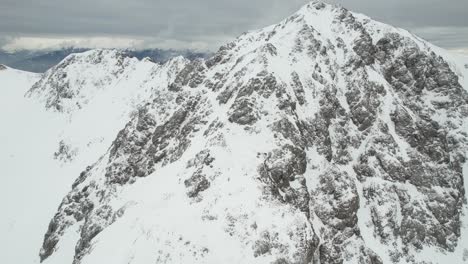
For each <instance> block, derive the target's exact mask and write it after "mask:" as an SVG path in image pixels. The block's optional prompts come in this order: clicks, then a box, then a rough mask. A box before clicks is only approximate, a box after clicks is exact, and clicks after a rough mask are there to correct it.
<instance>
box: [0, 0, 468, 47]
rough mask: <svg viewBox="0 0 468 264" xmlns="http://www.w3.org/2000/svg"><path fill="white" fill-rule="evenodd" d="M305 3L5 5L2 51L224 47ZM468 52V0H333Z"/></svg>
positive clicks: (0, 18)
mask: <svg viewBox="0 0 468 264" xmlns="http://www.w3.org/2000/svg"><path fill="white" fill-rule="evenodd" d="M307 2H308V1H304V0H198V1H196V0H79V1H78V0H40V1H37V0H0V47H3V48H7V49H18V48H27V49H40V48H48V47H57V46H73V45H75V46H81V47H83V46H84V47H117V48H126V47H134V48H144V47H161V48H170V47H172V48H177V49H180V48H190V49H201V50H216V49H217V47H218V46H219V45H221V44H223V43H224V42H226V41H229V40H230V39H232V38H234V37H236V36H237V35H239V34H241V33H242V32H245V31H248V30H252V29H256V28H259V27H263V26H266V25H269V24H273V23H277V22H278V21H280V20H282V19H283V18H285V17H287V16H288V15H290V14H292V13H294V12H295V11H296V10H298V9H299V8H300V7H301V6H302V5H304V4H306V3H307ZM326 2H332V3H339V4H342V5H344V6H345V7H347V8H348V9H351V10H353V11H356V12H360V13H364V14H366V15H368V16H370V17H372V18H374V19H376V20H379V21H383V22H386V23H389V24H392V25H395V26H399V27H403V28H406V29H409V30H411V31H413V32H415V33H416V34H418V35H420V36H422V37H423V38H425V39H427V40H429V41H431V42H433V43H435V44H437V45H439V46H442V47H445V48H447V49H453V50H455V49H457V50H463V49H465V50H467V51H468V18H467V13H468V0H409V1H408V0H328V1H326Z"/></svg>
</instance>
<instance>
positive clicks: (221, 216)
mask: <svg viewBox="0 0 468 264" xmlns="http://www.w3.org/2000/svg"><path fill="white" fill-rule="evenodd" d="M180 60H181V59H180V58H179V59H175V60H173V61H171V62H168V63H167V64H164V65H162V66H159V65H158V66H154V67H158V69H159V70H157V71H153V72H154V74H151V75H149V76H152V77H151V78H143V79H144V80H147V81H143V82H142V83H143V84H144V85H143V84H142V85H143V86H142V87H147V88H144V89H143V90H144V91H150V92H148V93H143V94H144V95H145V96H148V98H149V99H147V100H143V101H144V102H145V103H144V104H139V107H138V109H137V111H135V112H134V114H133V115H132V118H131V120H130V121H129V122H128V123H127V124H126V125H125V127H123V126H122V127H123V129H121V130H120V132H119V133H118V135H117V137H116V138H115V140H114V141H113V142H112V144H110V147H109V148H108V151H107V152H106V153H105V154H104V155H103V156H102V157H100V158H99V159H98V160H97V161H96V162H95V163H94V164H93V165H92V166H89V167H88V168H86V170H84V171H83V172H82V173H81V174H80V175H79V177H78V178H77V180H76V181H75V183H74V184H73V186H72V190H71V191H70V193H69V194H68V195H67V196H66V197H65V198H64V199H63V201H62V203H61V205H60V207H59V209H58V211H57V213H56V214H55V216H54V217H53V219H52V220H51V222H50V225H49V228H48V230H47V232H46V234H45V238H44V243H43V246H42V249H41V251H40V256H41V261H43V262H45V263H48V264H52V263H70V262H73V263H74V264H78V263H82V264H87V263H103V262H108V263H119V262H125V263H132V264H134V263H151V262H157V263H194V262H196V263H276V264H279V263H327V264H328V263H337V264H338V263H372V264H376V263H446V262H451V263H461V262H463V261H465V260H466V252H467V251H468V249H466V248H465V247H466V245H467V244H468V234H467V231H468V230H466V228H465V227H464V225H465V226H466V223H468V217H467V215H468V213H467V212H466V210H467V209H468V208H467V204H466V197H465V189H466V188H467V186H466V181H464V177H465V176H466V170H467V167H466V165H465V161H466V154H467V150H468V127H467V124H468V120H467V117H468V92H467V88H468V87H466V84H467V83H466V78H467V76H466V69H464V68H463V66H462V65H463V64H461V63H460V61H458V60H454V59H452V58H451V57H450V56H449V55H447V54H446V53H445V52H444V51H442V50H440V49H438V48H435V47H433V46H431V45H430V44H428V43H426V42H424V41H422V40H420V39H419V38H417V37H414V36H412V35H411V34H410V33H408V32H407V31H404V30H401V29H396V28H393V27H390V26H388V25H384V24H381V23H378V22H375V21H372V20H370V19H369V18H367V17H365V16H362V15H357V14H354V13H352V12H349V11H348V10H346V9H343V8H340V7H336V6H332V5H326V4H323V3H321V2H312V3H310V4H308V5H306V6H305V7H303V8H302V9H301V10H300V11H298V12H297V13H296V14H294V15H292V16H291V17H289V18H287V19H286V20H284V21H282V22H281V23H279V24H277V25H272V26H269V27H267V28H264V29H261V30H258V31H253V32H250V33H246V34H244V35H242V36H240V37H239V38H238V39H236V40H235V41H233V42H231V43H229V44H227V45H225V46H223V47H221V48H220V49H219V51H218V52H217V53H216V54H215V55H214V56H213V57H212V58H210V59H209V60H207V61H204V60H195V61H191V62H186V61H185V62H181V61H180ZM124 61H125V60H124ZM140 63H142V62H140ZM111 64H112V63H111ZM171 65H172V66H171ZM174 65H175V66H174ZM125 68H128V67H125ZM161 69H166V70H161ZM135 72H141V71H135ZM150 72H151V71H150ZM132 76H138V75H132ZM143 76H148V74H143ZM168 76H170V77H168ZM91 78H92V77H91ZM135 78H136V77H135ZM136 80H137V79H135V81H136ZM153 85H156V86H157V87H156V88H155V87H153V88H155V89H151V88H148V87H152V86H153ZM45 87H49V86H45ZM36 89H37V88H36ZM52 90H54V89H52ZM60 98H62V97H60ZM59 105H60V104H59ZM63 105H66V104H63ZM95 110H96V111H93V112H98V111H97V110H98V108H95Z"/></svg>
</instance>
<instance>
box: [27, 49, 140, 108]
mask: <svg viewBox="0 0 468 264" xmlns="http://www.w3.org/2000/svg"><path fill="white" fill-rule="evenodd" d="M138 64H139V61H138V59H136V58H130V57H128V56H126V55H125V54H124V53H122V52H119V51H116V50H91V51H87V52H83V53H77V54H71V55H69V56H68V57H66V58H65V59H64V60H63V61H62V62H60V63H59V64H58V65H57V66H55V67H53V68H52V69H50V70H48V71H47V72H46V73H45V74H44V76H43V77H42V78H41V80H40V81H38V82H37V83H36V84H35V85H34V86H33V87H32V88H31V90H30V91H29V92H28V94H27V96H29V97H38V98H39V99H40V100H42V101H44V102H45V106H46V108H49V109H53V110H55V111H59V112H66V113H72V112H74V111H76V110H79V109H81V108H82V107H83V106H85V105H86V104H87V103H88V102H89V100H91V99H92V98H93V97H94V96H95V95H96V94H98V93H99V92H101V91H102V90H105V89H112V88H113V87H114V86H115V85H117V83H118V82H119V80H120V79H121V78H122V76H125V75H126V74H129V72H131V71H133V70H135V68H136V67H137V65H138Z"/></svg>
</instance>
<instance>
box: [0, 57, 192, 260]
mask: <svg viewBox="0 0 468 264" xmlns="http://www.w3.org/2000/svg"><path fill="white" fill-rule="evenodd" d="M118 56H120V55H119V53H118V52H116V51H99V50H98V51H92V52H86V53H83V54H74V55H72V56H70V57H69V58H67V59H65V61H64V62H63V63H61V64H60V65H58V66H57V67H55V68H54V69H53V70H51V71H49V72H47V73H46V74H44V75H43V76H41V75H39V74H31V73H27V72H22V71H17V70H14V69H11V68H7V67H2V69H1V70H0V88H1V97H0V100H1V102H0V117H1V118H0V120H2V129H1V130H0V140H1V141H2V142H1V144H0V145H1V146H2V149H1V151H0V163H1V164H2V172H3V173H2V183H3V186H4V188H3V190H2V192H1V201H2V208H3V210H2V218H1V220H0V221H1V222H0V228H1V233H2V238H1V240H0V245H1V247H2V248H3V249H8V250H2V251H0V258H1V259H2V261H5V262H6V263H38V262H39V256H38V245H40V244H41V241H42V239H43V230H45V229H47V225H48V222H49V221H50V216H51V215H53V212H54V210H56V208H57V204H59V203H60V199H61V197H63V195H65V194H66V192H67V191H68V189H69V188H70V185H71V184H72V183H73V181H74V179H75V178H76V175H79V174H80V173H81V171H82V170H83V169H84V168H86V167H87V166H89V165H92V164H93V163H94V162H95V161H96V160H98V158H99V157H100V156H101V155H103V154H104V153H105V152H106V151H107V149H108V147H109V145H110V144H111V142H112V141H113V139H114V138H115V136H116V135H117V132H118V131H119V130H120V129H121V128H122V127H124V126H125V124H126V123H127V122H128V120H130V118H131V116H133V115H136V114H138V108H139V107H142V106H143V105H144V104H145V103H146V101H147V100H151V98H152V94H153V93H154V90H156V89H159V87H160V86H167V85H168V83H170V82H172V81H173V80H174V78H175V75H176V73H177V72H178V71H179V70H180V69H181V68H183V66H184V65H185V64H186V63H187V61H186V60H185V59H183V58H180V57H179V58H175V59H173V60H171V61H169V62H168V63H167V64H165V65H158V64H155V63H152V62H150V61H147V60H143V61H138V60H132V63H131V64H130V63H128V64H127V65H126V66H125V67H122V66H117V67H122V68H121V69H122V72H123V73H122V74H121V75H117V76H116V75H114V74H113V73H112V72H114V69H111V65H109V64H107V63H106V62H108V61H111V60H119V59H121V58H118ZM116 58H118V59H116ZM64 65H66V66H64ZM90 68H93V69H95V71H94V72H93V75H92V76H90V77H88V76H87V75H83V72H86V70H87V69H90ZM100 68H105V69H103V70H102V71H99V70H98V69H100ZM59 75H62V76H69V79H65V78H58V77H57V76H59ZM51 76H52V77H51ZM92 78H93V80H105V81H102V82H100V83H102V85H100V86H95V87H94V89H96V90H95V91H94V90H93V87H92V84H91V83H92V81H91V79H92ZM70 80H73V81H70ZM93 82H94V81H93ZM96 83H98V81H95V82H94V84H96ZM63 87H66V88H67V89H70V90H72V91H76V94H79V96H77V97H76V98H68V97H66V98H65V99H64V100H63V101H66V100H67V104H68V105H71V106H75V105H78V104H76V103H77V102H80V103H81V106H80V107H79V108H74V109H73V107H70V108H68V109H69V110H71V109H73V111H67V112H65V111H57V110H58V109H57V108H49V107H48V102H50V101H51V100H49V99H50V98H54V99H57V100H56V101H57V102H60V101H62V99H61V98H58V97H57V94H56V93H54V91H52V89H61V88H63Z"/></svg>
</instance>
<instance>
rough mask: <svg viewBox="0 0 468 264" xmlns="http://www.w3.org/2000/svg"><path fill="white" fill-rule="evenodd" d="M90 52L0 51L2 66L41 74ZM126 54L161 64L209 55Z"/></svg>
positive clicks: (152, 51) (182, 52)
mask: <svg viewBox="0 0 468 264" xmlns="http://www.w3.org/2000/svg"><path fill="white" fill-rule="evenodd" d="M88 50H90V49H83V48H65V49H59V50H47V51H30V50H21V51H16V52H8V51H4V50H0V64H5V65H8V66H10V67H12V68H15V69H19V70H24V71H29V72H36V73H41V72H45V71H47V70H48V69H50V68H51V67H53V66H55V65H57V64H58V63H59V62H60V61H62V60H63V59H64V58H65V57H67V56H68V55H70V54H72V53H81V52H85V51H88ZM125 52H126V53H127V54H128V55H130V56H131V57H136V58H138V59H143V58H145V57H149V58H151V59H152V60H153V61H155V62H161V63H163V62H166V61H167V60H169V59H171V58H173V57H176V56H179V55H181V56H184V57H185V58H187V59H195V58H206V57H208V55H209V54H208V53H207V52H197V51H192V50H172V49H168V50H166V49H146V50H125Z"/></svg>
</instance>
